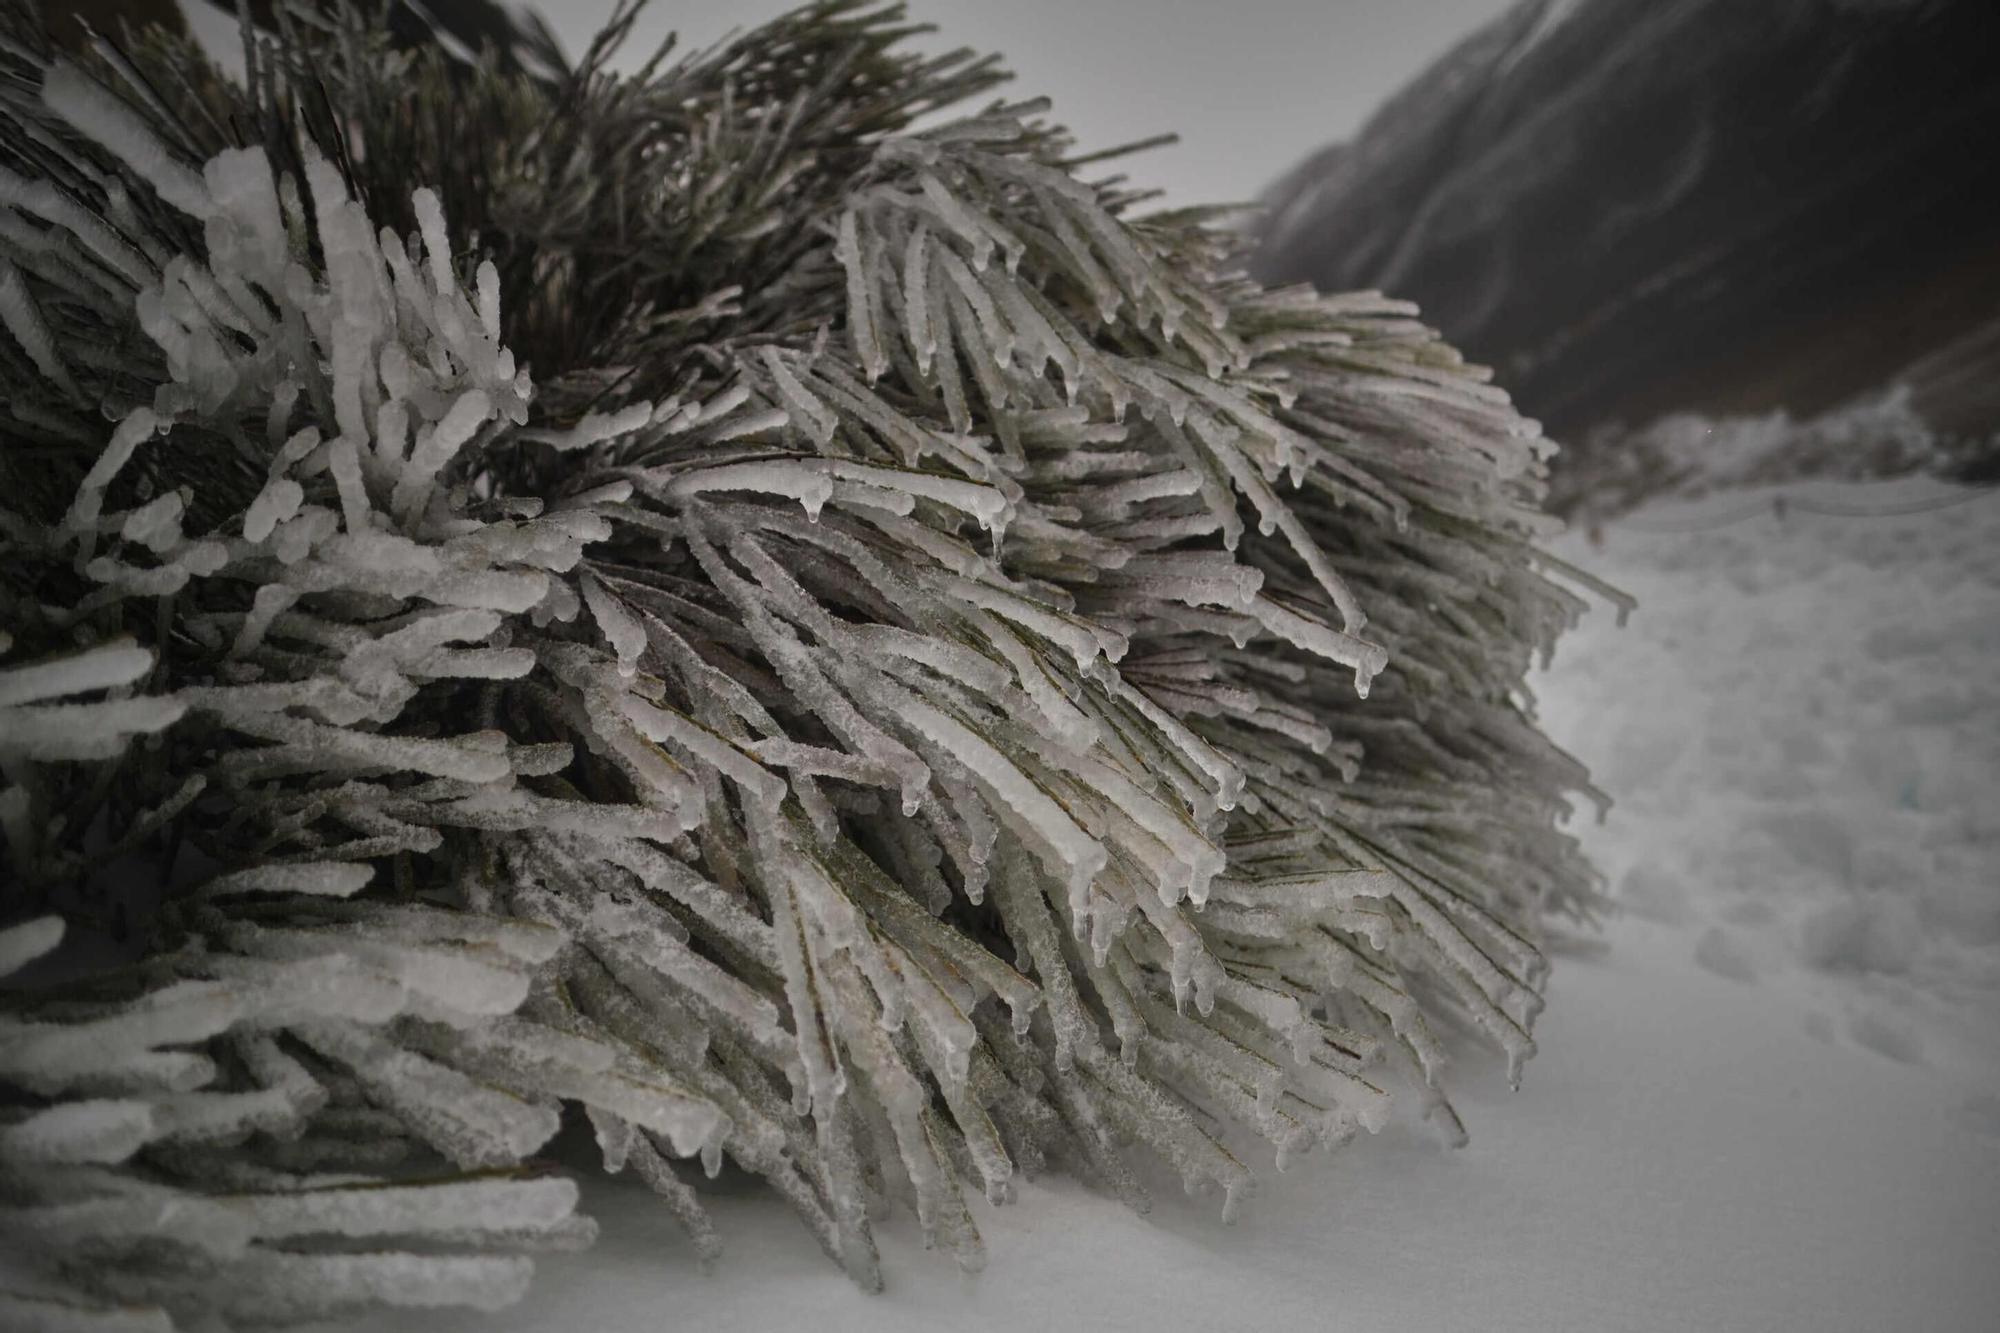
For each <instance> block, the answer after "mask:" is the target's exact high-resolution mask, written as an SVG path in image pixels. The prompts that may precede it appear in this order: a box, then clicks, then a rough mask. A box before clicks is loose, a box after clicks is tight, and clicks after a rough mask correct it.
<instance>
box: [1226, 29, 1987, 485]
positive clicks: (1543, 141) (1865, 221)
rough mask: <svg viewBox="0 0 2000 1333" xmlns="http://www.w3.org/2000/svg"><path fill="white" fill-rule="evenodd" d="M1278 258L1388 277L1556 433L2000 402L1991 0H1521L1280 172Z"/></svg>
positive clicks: (1586, 463)
mask: <svg viewBox="0 0 2000 1333" xmlns="http://www.w3.org/2000/svg"><path fill="white" fill-rule="evenodd" d="M1268 203H1269V204H1270V205H1271V207H1270V211H1269V213H1268V214H1267V215H1266V216H1265V218H1264V219H1263V221H1262V223H1261V224H1260V225H1261V232H1260V234H1259V236H1258V243H1259V248H1258V252H1257V255H1256V258H1255V261H1254V264H1253V267H1254V269H1255V271H1256V273H1257V275H1258V276H1259V277H1261V278H1263V279H1265V280H1266V281H1279V280H1299V279H1309V280H1311V281H1313V282H1314V283H1317V284H1318V285H1320V286H1321V287H1323V288H1328V289H1341V288H1349V287H1380V288H1383V289H1385V290H1388V291H1393V292H1395V293H1397V294H1398V295H1402V296H1407V297H1410V298H1412V299H1414V300H1416V301H1418V302H1419V303H1421V304H1422V306H1423V308H1424V311H1425V315H1426V317H1427V319H1428V320H1429V321H1430V322H1432V323H1435V324H1437V325H1438V326H1440V327H1441V328H1442V329H1443V330H1444V331H1445V333H1446V334H1447V336H1449V337H1450V338H1452V339H1453V340H1454V341H1455V342H1457V343H1458V344H1459V345H1460V346H1462V347H1463V348H1465V349H1466V351H1467V352H1468V354H1469V355H1472V356H1474V357H1477V358H1480V359H1483V360H1485V361H1487V362H1488V363H1489V364H1491V365H1493V366H1494V367H1495V368H1496V370H1497V371H1498V373H1499V375H1500V377H1501V378H1502V380H1503V382H1505V383H1506V384H1507V386H1508V387H1509V388H1510V389H1511V390H1512V391H1513V392H1514V394H1515V396H1516V398H1517V399H1518V400H1519V401H1520V402H1521V404H1522V406H1523V408H1524V409H1525V410H1526V411H1528V412H1529V413H1530V414H1531V415H1536V416H1539V417H1541V418H1542V419H1543V420H1544V422H1545V423H1546V425H1547V426H1548V429H1549V431H1550V433H1551V434H1553V435H1555V436H1556V437H1557V438H1559V439H1562V440H1563V441H1564V442H1565V444H1566V446H1567V447H1568V448H1569V458H1568V464H1569V466H1568V470H1567V472H1566V473H1565V474H1564V475H1563V476H1560V477H1559V478H1558V481H1559V489H1560V490H1562V491H1563V492H1564V493H1563V494H1560V495H1559V496H1558V500H1559V501H1568V500H1572V499H1573V498H1574V493H1575V491H1576V490H1577V489H1578V487H1579V486H1581V485H1583V484H1586V483H1585V479H1586V478H1587V476H1588V474H1589V471H1590V469H1591V467H1592V463H1593V460H1592V457H1591V455H1592V452H1593V450H1604V449H1607V448H1610V447H1611V445H1610V443H1609V442H1610V441H1611V440H1612V439H1615V438H1616V431H1617V428H1618V427H1619V426H1637V425H1640V424H1642V423H1645V422H1648V421H1650V420H1652V419H1653V418H1655V417H1657V416H1659V415H1661V414H1663V413H1667V412H1676V411H1696V412H1701V413H1704V414H1709V415H1716V416H1724V415H1730V414H1744V413H1760V412H1768V411H1772V410H1774V409H1778V408H1783V409H1786V410H1788V411H1790V412H1791V413H1793V414H1794V415H1798V416H1808V415H1811V414H1814V413H1818V412H1821V411H1825V410H1826V409H1828V408H1831V407H1834V406H1836V405H1837V404H1839V403H1841V402H1843V401H1844V400H1847V399H1849V398H1851V397H1852V396H1854V395H1856V394H1857V393H1863V392H1867V391H1870V390H1874V389H1877V388H1879V387H1880V386H1883V385H1885V384H1887V383H1890V382H1892V381H1902V382H1904V383H1907V384H1908V385H1909V386H1910V388H1911V391H1912V403H1913V406H1914V407H1915V409H1916V410H1917V411H1918V412H1919V413H1920V414H1921V416H1922V417H1923V419H1924V420H1925V421H1926V422H1927V423H1928V424H1929V425H1930V426H1932V427H1933V428H1935V429H1937V430H1938V431H1940V432H1943V433H1950V434H1969V435H1986V434H1990V433H1991V432H1992V431H1993V430H1994V429H1995V428H1996V426H2000V4H1996V3H1994V0H1887V2H1885V0H1757V3H1754V4H1746V3H1742V2H1741V0H1525V2H1524V3H1522V4H1520V5H1518V6H1517V7H1516V8H1514V9H1513V10H1511V11H1509V12H1508V13H1507V14H1505V15H1503V16H1502V17H1501V18H1500V19H1498V20H1496V21H1495V22H1494V23H1492V24H1491V25H1489V26H1488V27H1486V28H1484V29H1482V30H1481V31H1479V32H1477V33H1475V34H1474V35H1473V36H1471V37H1469V38H1468V39H1466V40H1465V41H1464V42H1462V43H1461V44H1460V45H1459V46H1458V47H1457V48H1456V49H1455V50H1453V51H1452V52H1451V53H1450V54H1448V55H1447V56H1445V57H1444V58H1443V59H1442V60H1441V61H1439V62H1438V63H1437V64H1436V65H1435V66H1433V67H1432V68H1431V69H1430V70H1428V71H1427V72H1426V73H1424V74H1423V75H1421V76H1420V77H1419V78H1418V79H1417V80H1416V81H1415V82H1414V83H1412V84H1411V85H1410V86H1409V87H1408V88H1407V89H1406V90H1405V91H1404V92H1402V93H1401V94H1399V95H1398V96H1397V97H1396V98H1394V99H1393V100H1392V101H1391V102H1389V103H1388V104H1387V105H1385V106H1384V107H1383V109H1382V110H1381V111H1380V112H1378V113H1377V115H1376V116H1375V117H1374V119H1373V120H1372V121H1371V122H1370V123H1369V124H1368V125H1367V126H1366V127H1365V128H1364V130H1363V131H1362V133H1361V134H1360V135H1359V137H1358V138H1357V139H1356V140H1355V141H1354V142H1352V143H1349V144H1342V145H1338V146H1336V147H1333V148H1329V149H1326V150H1324V151H1322V152H1320V153H1318V154H1317V155H1315V156H1314V157H1312V158H1311V159H1309V160H1308V161H1307V162H1305V163H1304V164H1303V165H1301V166H1300V167H1299V168H1297V169H1296V170H1295V171H1293V172H1292V173H1291V175H1289V176H1288V177H1287V178H1286V179H1284V180H1283V181H1281V182H1280V183H1279V184H1278V185H1277V186H1276V187H1275V188H1274V189H1273V191H1272V192H1271V196H1270V198H1269V200H1268Z"/></svg>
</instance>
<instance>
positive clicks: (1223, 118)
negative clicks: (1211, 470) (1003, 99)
mask: <svg viewBox="0 0 2000 1333" xmlns="http://www.w3.org/2000/svg"><path fill="white" fill-rule="evenodd" d="M1512 2H1513V0H910V5H909V8H910V13H911V15H912V17H914V18H917V19H920V20H922V21H924V22H928V23H933V24H936V25H937V27H938V29H939V32H938V34H937V36H936V37H935V38H934V39H932V41H933V43H934V44H935V45H936V46H938V47H939V48H940V49H942V48H944V47H950V46H970V47H973V48H975V49H978V50H981V51H998V52H1000V53H1002V54H1003V55H1004V56H1005V57H1006V59H1007V63H1008V64H1009V66H1010V67H1011V68H1012V69H1013V70H1014V72H1015V74H1016V75H1017V76H1018V77H1017V78H1016V79H1015V82H1014V85H1013V89H1014V91H1013V92H1012V93H1010V94H1009V95H1018V96H1021V97H1035V96H1047V97H1049V98H1052V99H1053V100H1054V102H1055V112H1054V114H1055V116H1056V118H1057V119H1059V120H1061V121H1062V122H1064V123H1066V124H1067V125H1069V126H1070V128H1071V129H1073V130H1075V131H1076V132H1077V136H1078V139H1079V141H1080V143H1082V144H1083V145H1084V146H1085V147H1091V148H1106V147H1110V146H1112V145H1114V144H1119V143H1126V142H1129V141H1131V140H1135V139H1143V138H1147V137H1149V136H1151V135H1155V134H1159V133H1162V132H1163V131H1167V130H1172V131H1175V132H1177V133H1179V134H1180V136H1181V142H1180V143H1179V144H1177V145H1174V146H1173V147H1169V148H1159V149H1154V150H1153V151H1151V152H1149V153H1147V154H1145V155H1144V156H1143V157H1135V158H1132V159H1130V160H1129V161H1128V162H1127V164H1126V170H1128V171H1129V172H1130V173H1131V174H1132V175H1133V177H1134V178H1135V179H1137V180H1139V181H1141V182H1143V183H1145V184H1147V185H1154V186H1159V187H1162V188H1164V189H1166V190H1167V192H1168V201H1169V202H1172V203H1181V204H1186V203H1208V202H1221V201H1226V200H1245V199H1251V198H1254V197H1256V195H1257V194H1258V193H1259V192H1260V191H1262V189H1263V188H1264V187H1265V186H1266V185H1269V184H1270V183H1271V182H1272V181H1273V180H1275V179H1276V178H1277V177H1278V176H1279V175H1280V174H1281V173H1282V172H1283V171H1284V170H1285V169H1286V168H1287V167H1290V166H1291V165H1292V164H1293V163H1295V162H1297V161H1298V160H1299V159H1300V158H1301V157H1303V156H1305V154H1307V153H1308V152H1310V151H1312V150H1313V149H1315V148H1317V147H1319V146H1321V145H1322V144H1326V143H1329V142H1331V141H1333V140H1335V139H1341V138H1345V137H1347V136H1348V135H1350V134H1352V133H1353V132H1354V131H1355V130H1356V129H1357V128H1359V127H1360V125H1361V123H1362V121H1363V120H1365V119H1366V118H1367V117H1368V114H1369V113H1370V112H1371V111H1373V110H1374V109H1375V107H1377V106H1378V105H1380V104H1381V102H1382V100H1383V99H1384V98H1386V97H1387V96H1389V95H1390V94H1391V93H1393V92H1395V91H1396V90H1397V89H1398V88H1399V87H1401V86H1402V85H1403V83H1404V82H1406V81H1407V80H1408V79H1409V78H1410V77H1411V76H1412V75H1414V74H1416V73H1417V72H1418V71H1419V70H1421V69H1423V67H1424V66H1425V65H1427V64H1429V63H1430V62H1431V60H1433V59H1434V58H1435V57H1437V56H1439V55H1442V54H1443V53H1444V52H1445V50H1446V49H1448V48H1449V47H1450V46H1451V45H1452V44H1453V43H1454V42H1456V41H1457V40H1458V39H1459V38H1460V37H1461V36H1464V35H1465V34H1466V33H1469V32H1471V31H1472V30H1473V29H1474V28H1476V27H1478V26H1479V25H1481V24H1483V23H1485V22H1486V21H1487V20H1488V19H1490V18H1492V17H1494V16H1495V15H1497V14H1499V13H1500V12H1501V11H1503V10H1505V9H1506V8H1508V7H1509V5H1510V4H1511V3H1512ZM611 7H612V3H611V0H549V3H546V4H544V5H543V6H542V10H543V12H544V13H545V14H547V15H548V16H549V20H550V23H551V24H552V26H553V27H554V28H555V29H556V31H557V33H558V34H559V35H560V36H561V38H562V41H563V46H564V48H565V50H567V51H568V52H569V53H570V55H572V56H574V55H576V54H577V53H579V52H580V51H582V50H583V48H584V47H585V46H586V45H587V44H588V42H589V39H590V36H591V34H592V33H593V32H595V31H596V29H597V28H598V27H599V26H600V25H601V24H602V23H603V21H604V19H605V17H606V16H608V15H609V14H610V12H611ZM792 7H793V6H792V2H791V0H653V3H652V4H650V5H648V6H647V8H646V11H645V13H644V15H643V16H642V18H641V20H640V24H639V29H638V32H637V39H636V40H635V41H633V42H632V43H631V44H630V46H629V47H628V48H627V50H626V52H625V56H626V58H627V59H628V60H633V61H636V60H638V59H641V58H643V54H644V53H646V52H650V51H651V50H652V48H653V46H654V44H655V43H657V42H658V41H659V40H660V39H661V38H663V37H665V36H666V34H667V33H668V32H669V31H671V30H676V29H677V30H678V31H679V32H680V34H681V38H682V41H683V42H684V43H686V44H691V45H694V46H704V45H707V44H708V43H709V42H711V41H713V40H715V39H716V38H718V37H721V36H723V35H724V34H725V33H727V32H728V31H729V30H730V29H731V28H733V27H738V26H747V25H751V24H755V23H758V22H761V21H762V20H764V19H767V18H769V17H771V16H773V15H776V14H779V13H782V12H784V11H785V10H787V9H790V8H792Z"/></svg>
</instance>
